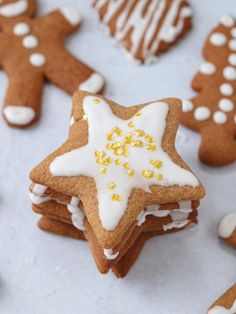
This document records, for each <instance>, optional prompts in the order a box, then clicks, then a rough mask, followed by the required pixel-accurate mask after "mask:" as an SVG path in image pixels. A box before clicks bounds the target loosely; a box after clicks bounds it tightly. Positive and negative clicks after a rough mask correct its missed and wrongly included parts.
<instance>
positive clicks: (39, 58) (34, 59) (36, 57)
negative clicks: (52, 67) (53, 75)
mask: <svg viewBox="0 0 236 314" xmlns="http://www.w3.org/2000/svg"><path fill="white" fill-rule="evenodd" d="M29 61H30V63H31V64H32V65H33V66H35V67H41V66H43V65H44V64H45V63H46V57H45V56H44V55H43V54H41V53H33V54H32V55H30V59H29Z"/></svg>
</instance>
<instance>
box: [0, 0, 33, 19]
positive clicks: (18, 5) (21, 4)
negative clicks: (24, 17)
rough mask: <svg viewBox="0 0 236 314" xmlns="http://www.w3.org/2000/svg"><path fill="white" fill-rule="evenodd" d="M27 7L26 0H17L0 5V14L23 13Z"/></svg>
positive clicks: (16, 14) (8, 15)
mask: <svg viewBox="0 0 236 314" xmlns="http://www.w3.org/2000/svg"><path fill="white" fill-rule="evenodd" d="M27 9H28V0H18V1H16V2H13V3H9V4H5V5H4V6H2V7H0V16H1V15H2V16H4V17H10V18H11V17H16V16H19V15H21V14H23V13H25V12H26V11H27Z"/></svg>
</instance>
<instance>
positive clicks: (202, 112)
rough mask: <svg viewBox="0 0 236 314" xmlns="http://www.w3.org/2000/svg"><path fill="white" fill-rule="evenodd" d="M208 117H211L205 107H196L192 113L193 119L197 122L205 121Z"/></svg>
mask: <svg viewBox="0 0 236 314" xmlns="http://www.w3.org/2000/svg"><path fill="white" fill-rule="evenodd" d="M210 115H211V111H210V109H209V108H207V107H205V106H200V107H197V108H196V109H195V111H194V118H195V120H197V121H205V120H207V119H209V117H210Z"/></svg>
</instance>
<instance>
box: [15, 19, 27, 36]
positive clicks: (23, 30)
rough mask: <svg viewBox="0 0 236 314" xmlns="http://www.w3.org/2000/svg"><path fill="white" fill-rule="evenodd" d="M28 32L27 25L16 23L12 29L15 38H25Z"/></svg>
mask: <svg viewBox="0 0 236 314" xmlns="http://www.w3.org/2000/svg"><path fill="white" fill-rule="evenodd" d="M29 32H30V27H29V25H28V24H27V23H24V22H21V23H17V24H16V25H15V26H14V28H13V33H14V34H15V35H16V36H25V35H27V34H28V33H29Z"/></svg>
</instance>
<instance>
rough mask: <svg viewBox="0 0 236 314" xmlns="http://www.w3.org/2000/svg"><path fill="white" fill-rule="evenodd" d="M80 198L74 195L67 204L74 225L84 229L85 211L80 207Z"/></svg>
mask: <svg viewBox="0 0 236 314" xmlns="http://www.w3.org/2000/svg"><path fill="white" fill-rule="evenodd" d="M79 202H80V200H79V198H78V197H72V198H71V202H70V204H69V205H67V209H68V211H69V212H70V213H71V220H72V223H73V225H74V226H75V227H76V228H77V229H79V230H82V231H84V230H85V226H84V217H85V215H84V213H83V211H82V210H81V209H80V207H79Z"/></svg>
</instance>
